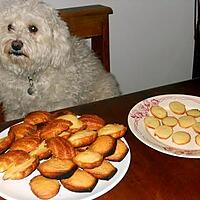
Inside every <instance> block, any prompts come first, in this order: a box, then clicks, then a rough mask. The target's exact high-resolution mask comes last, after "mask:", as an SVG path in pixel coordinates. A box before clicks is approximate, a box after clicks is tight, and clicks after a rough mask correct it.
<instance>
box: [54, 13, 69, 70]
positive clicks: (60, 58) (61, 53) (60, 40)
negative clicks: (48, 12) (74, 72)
mask: <svg viewBox="0 0 200 200" xmlns="http://www.w3.org/2000/svg"><path fill="white" fill-rule="evenodd" d="M52 12H53V16H52V19H51V20H52V22H53V23H52V25H51V27H52V35H53V41H52V42H53V43H52V47H53V48H52V49H53V52H52V53H53V54H52V56H53V60H52V62H53V65H54V66H55V67H57V66H58V67H59V65H63V64H66V63H67V62H68V60H69V56H70V49H71V41H70V32H69V30H68V26H67V25H66V23H65V22H64V21H62V20H61V18H60V17H59V14H58V12H57V11H56V10H54V9H52Z"/></svg>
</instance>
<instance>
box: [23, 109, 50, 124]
mask: <svg viewBox="0 0 200 200" xmlns="http://www.w3.org/2000/svg"><path fill="white" fill-rule="evenodd" d="M51 119H52V115H51V113H49V112H47V111H34V112H30V113H28V114H27V115H26V116H25V118H24V122H25V123H28V124H32V125H37V124H41V123H45V122H48V121H50V120H51Z"/></svg>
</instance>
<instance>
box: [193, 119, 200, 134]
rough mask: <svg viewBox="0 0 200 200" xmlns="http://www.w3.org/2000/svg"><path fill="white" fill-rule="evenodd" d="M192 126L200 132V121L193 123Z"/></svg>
mask: <svg viewBox="0 0 200 200" xmlns="http://www.w3.org/2000/svg"><path fill="white" fill-rule="evenodd" d="M192 128H193V130H194V131H195V132H196V133H199V134H200V122H196V123H194V124H193V125H192Z"/></svg>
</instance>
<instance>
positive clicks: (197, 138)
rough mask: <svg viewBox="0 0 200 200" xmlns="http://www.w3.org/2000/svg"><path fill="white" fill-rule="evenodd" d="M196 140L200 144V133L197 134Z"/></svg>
mask: <svg viewBox="0 0 200 200" xmlns="http://www.w3.org/2000/svg"><path fill="white" fill-rule="evenodd" d="M195 142H196V144H197V145H199V146H200V135H197V136H196V137H195Z"/></svg>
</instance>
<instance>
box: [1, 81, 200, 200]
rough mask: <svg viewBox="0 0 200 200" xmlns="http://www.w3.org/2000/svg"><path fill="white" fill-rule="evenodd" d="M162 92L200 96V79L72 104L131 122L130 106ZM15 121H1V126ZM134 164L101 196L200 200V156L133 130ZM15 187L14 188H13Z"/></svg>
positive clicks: (115, 199)
mask: <svg viewBox="0 0 200 200" xmlns="http://www.w3.org/2000/svg"><path fill="white" fill-rule="evenodd" d="M161 94H188V95H195V96H200V79H195V80H188V81H184V82H181V83H176V84H172V85H168V86H163V87H158V88H154V89H149V90H145V91H140V92H136V93H132V94H128V95H124V96H120V97H117V98H112V99H108V100H104V101H99V102H95V103H90V104H87V105H81V106H76V107H73V108H70V110H72V111H74V112H75V113H77V114H84V113H95V114H98V115H100V116H102V117H103V118H105V119H106V121H107V122H118V123H123V124H126V125H127V115H128V113H129V111H130V109H131V108H132V107H133V106H134V105H135V104H137V103H138V102H140V101H141V100H143V99H146V98H148V97H151V96H155V95H161ZM12 123H13V122H9V123H2V124H0V130H2V129H4V128H5V127H7V126H9V125H10V124H12ZM127 126H128V125H127ZM125 138H126V141H127V142H128V144H129V146H130V150H131V155H132V159H131V164H130V167H129V170H128V172H127V174H126V175H125V177H124V178H123V179H122V181H121V182H120V183H119V184H118V185H117V186H116V187H114V188H113V189H112V190H111V191H109V192H108V193H106V194H104V195H103V196H101V197H99V198H98V199H101V200H103V199H105V200H107V199H109V200H112V199H113V200H118V199H119V200H126V199H127V200H129V199H133V200H199V199H200V192H199V188H200V160H199V159H189V158H179V157H174V156H170V155H166V154H163V153H160V152H158V151H156V150H154V149H151V148H149V147H148V146H146V145H144V144H143V143H142V142H140V141H139V140H138V139H137V138H136V137H135V136H134V135H133V134H132V133H131V131H130V130H128V131H127V134H126V136H125ZM11 190H12V188H11Z"/></svg>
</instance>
